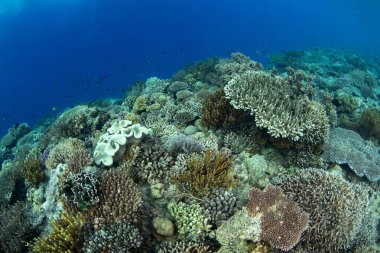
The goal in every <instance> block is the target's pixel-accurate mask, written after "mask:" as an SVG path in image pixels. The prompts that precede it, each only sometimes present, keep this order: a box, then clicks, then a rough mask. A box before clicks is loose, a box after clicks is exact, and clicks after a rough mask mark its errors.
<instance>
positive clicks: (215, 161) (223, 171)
mask: <svg viewBox="0 0 380 253" xmlns="http://www.w3.org/2000/svg"><path fill="white" fill-rule="evenodd" d="M234 160H235V158H234V157H233V156H231V155H229V154H228V153H227V152H226V151H218V152H217V153H214V152H213V151H212V150H206V152H205V154H204V156H203V157H202V156H200V155H192V156H191V157H190V158H189V159H188V160H187V162H186V165H187V170H186V171H185V172H184V173H183V174H181V175H179V176H177V177H173V178H172V182H173V183H174V184H176V185H178V186H179V187H180V190H182V191H184V192H186V193H190V194H192V195H194V196H208V195H209V194H210V193H211V191H212V189H214V188H219V187H224V188H230V187H232V186H234V185H236V183H237V180H235V179H234V178H233V177H232V175H231V173H232V171H231V169H232V163H233V162H234Z"/></svg>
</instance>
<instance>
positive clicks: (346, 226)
mask: <svg viewBox="0 0 380 253" xmlns="http://www.w3.org/2000/svg"><path fill="white" fill-rule="evenodd" d="M280 186H281V189H282V190H283V191H284V192H285V193H286V194H289V195H291V196H292V197H293V199H294V201H295V202H297V203H298V205H299V206H300V207H301V208H302V210H304V211H305V212H307V213H309V228H308V229H307V230H306V232H305V234H304V236H303V239H302V242H301V245H300V246H302V247H303V248H305V249H306V250H308V251H311V252H316V253H318V252H340V251H345V252H347V251H348V250H349V249H350V248H351V247H352V246H353V245H354V244H355V241H356V240H357V239H359V236H360V230H370V229H371V227H369V226H367V227H364V225H365V224H364V223H363V221H364V220H365V217H366V216H367V215H368V216H370V210H369V194H368V189H366V188H365V187H363V186H359V185H355V184H352V183H349V182H348V181H346V180H344V179H343V178H341V177H340V176H338V175H335V174H331V173H328V172H326V171H324V170H319V169H305V170H301V171H298V172H296V173H295V174H293V175H288V176H285V177H283V178H282V179H281V182H280ZM337 235H339V236H337Z"/></svg>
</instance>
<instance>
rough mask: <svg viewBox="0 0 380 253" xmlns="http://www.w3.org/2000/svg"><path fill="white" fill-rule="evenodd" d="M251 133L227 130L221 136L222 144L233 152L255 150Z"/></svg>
mask: <svg viewBox="0 0 380 253" xmlns="http://www.w3.org/2000/svg"><path fill="white" fill-rule="evenodd" d="M252 135H253V134H252V133H245V132H243V131H242V132H241V133H240V132H239V133H236V132H228V133H226V134H225V135H224V137H223V144H224V146H225V147H227V148H228V149H230V150H231V151H232V152H233V153H234V154H240V153H241V152H243V151H248V152H252V153H253V151H255V150H257V149H258V147H257V144H256V143H255V141H254V139H253V136H252Z"/></svg>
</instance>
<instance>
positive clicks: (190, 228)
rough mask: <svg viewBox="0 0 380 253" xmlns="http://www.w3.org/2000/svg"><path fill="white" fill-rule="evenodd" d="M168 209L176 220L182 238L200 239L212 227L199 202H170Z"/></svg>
mask: <svg viewBox="0 0 380 253" xmlns="http://www.w3.org/2000/svg"><path fill="white" fill-rule="evenodd" d="M168 209H169V212H170V214H171V215H172V216H173V217H174V219H175V221H176V224H177V229H178V234H179V236H180V237H182V238H185V239H188V240H192V241H196V240H199V239H200V238H202V237H203V236H204V235H205V232H207V231H208V230H209V228H210V227H209V225H208V224H207V222H208V220H207V218H206V217H205V216H204V210H203V208H202V207H201V206H200V205H199V204H196V203H191V204H187V203H184V202H179V203H175V202H170V203H169V204H168Z"/></svg>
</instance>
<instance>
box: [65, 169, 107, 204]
mask: <svg viewBox="0 0 380 253" xmlns="http://www.w3.org/2000/svg"><path fill="white" fill-rule="evenodd" d="M99 185H100V183H99V180H98V177H97V176H96V175H95V174H93V173H90V172H87V171H82V172H79V173H72V172H68V173H67V174H66V175H63V177H62V178H61V180H60V185H59V195H60V196H61V197H62V198H63V199H64V200H65V202H66V203H68V204H73V205H75V206H77V207H79V208H80V209H87V208H88V207H90V206H92V205H94V204H96V203H98V202H99V196H98V188H99Z"/></svg>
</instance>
